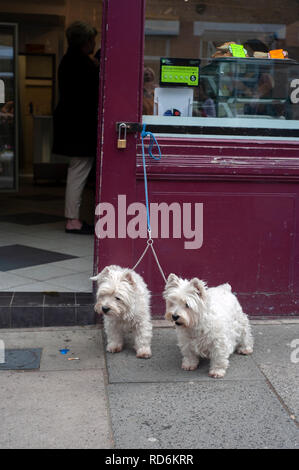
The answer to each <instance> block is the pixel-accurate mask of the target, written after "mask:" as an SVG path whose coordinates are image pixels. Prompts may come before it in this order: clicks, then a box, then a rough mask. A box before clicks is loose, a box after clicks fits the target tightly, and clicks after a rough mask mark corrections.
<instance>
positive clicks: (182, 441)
mask: <svg viewBox="0 0 299 470" xmlns="http://www.w3.org/2000/svg"><path fill="white" fill-rule="evenodd" d="M108 390H109V401H110V408H111V418H112V427H113V433H114V439H115V446H116V448H118V449H130V448H131V449H146V448H148V449H204V448H209V449H226V448H247V449H255V448H261V449H262V448H279V449H286V448H298V447H299V441H298V429H297V427H296V425H295V423H294V422H293V421H292V420H291V419H290V418H289V417H288V415H287V414H286V413H285V411H284V409H283V407H282V406H281V404H280V403H279V401H278V400H277V399H276V397H275V395H274V394H273V393H272V392H271V391H270V390H269V388H268V387H267V385H266V384H265V383H264V382H261V381H260V380H258V381H256V380H252V381H248V380H247V381H239V380H234V381H233V380H230V381H220V380H214V381H213V382H195V381H194V382H184V383H183V382H170V383H155V384H153V383H151V384H145V383H142V384H141V383H128V384H126V383H119V384H111V385H109V386H108Z"/></svg>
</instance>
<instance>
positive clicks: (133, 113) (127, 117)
mask: <svg viewBox="0 0 299 470" xmlns="http://www.w3.org/2000/svg"><path fill="white" fill-rule="evenodd" d="M144 16H145V0H126V1H125V2H120V1H119V0H103V25H102V45H101V86H100V98H99V131H98V136H99V138H98V155H97V167H96V171H97V180H96V188H97V194H96V205H98V204H99V202H105V203H111V204H112V205H114V207H115V208H116V206H117V204H116V203H117V196H118V195H122V194H125V195H126V201H127V205H129V204H130V203H131V202H134V201H135V195H136V147H137V136H136V135H135V134H131V135H128V136H127V148H126V149H124V150H119V149H117V134H116V128H115V123H116V122H117V121H118V122H122V121H133V122H140V121H141V114H142V90H143V86H142V84H143V49H144ZM132 24H134V28H132ZM117 41H121V42H120V43H119V44H117ZM136 44H137V45H138V47H136ZM96 221H97V218H96ZM120 235H121V236H120V237H119V236H118V233H116V238H115V239H112V238H104V239H101V240H100V239H98V238H97V237H95V263H94V269H95V272H99V271H101V270H102V269H103V268H104V267H105V266H106V265H108V264H118V265H121V266H128V267H130V266H131V263H132V253H133V240H132V239H130V238H129V237H123V235H122V234H120Z"/></svg>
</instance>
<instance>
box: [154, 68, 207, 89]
mask: <svg viewBox="0 0 299 470" xmlns="http://www.w3.org/2000/svg"><path fill="white" fill-rule="evenodd" d="M167 83H169V84H174V85H175V84H177V85H186V86H197V85H198V83H199V67H192V66H187V67H186V66H180V65H161V84H167Z"/></svg>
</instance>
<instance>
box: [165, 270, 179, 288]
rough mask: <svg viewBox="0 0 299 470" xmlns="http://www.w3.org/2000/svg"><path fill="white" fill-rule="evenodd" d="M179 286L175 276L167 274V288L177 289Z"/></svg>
mask: <svg viewBox="0 0 299 470" xmlns="http://www.w3.org/2000/svg"><path fill="white" fill-rule="evenodd" d="M178 285H179V278H178V277H177V276H176V274H173V273H171V274H169V276H168V278H167V284H166V286H167V287H177V286H178Z"/></svg>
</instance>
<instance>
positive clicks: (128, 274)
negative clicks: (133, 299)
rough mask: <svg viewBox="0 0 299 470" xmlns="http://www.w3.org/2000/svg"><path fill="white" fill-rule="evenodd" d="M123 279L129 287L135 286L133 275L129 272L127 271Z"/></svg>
mask: <svg viewBox="0 0 299 470" xmlns="http://www.w3.org/2000/svg"><path fill="white" fill-rule="evenodd" d="M124 279H125V280H126V281H128V283H129V284H131V286H135V281H134V278H133V274H132V273H131V271H127V272H126V273H125V274H124Z"/></svg>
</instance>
